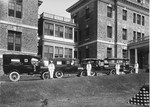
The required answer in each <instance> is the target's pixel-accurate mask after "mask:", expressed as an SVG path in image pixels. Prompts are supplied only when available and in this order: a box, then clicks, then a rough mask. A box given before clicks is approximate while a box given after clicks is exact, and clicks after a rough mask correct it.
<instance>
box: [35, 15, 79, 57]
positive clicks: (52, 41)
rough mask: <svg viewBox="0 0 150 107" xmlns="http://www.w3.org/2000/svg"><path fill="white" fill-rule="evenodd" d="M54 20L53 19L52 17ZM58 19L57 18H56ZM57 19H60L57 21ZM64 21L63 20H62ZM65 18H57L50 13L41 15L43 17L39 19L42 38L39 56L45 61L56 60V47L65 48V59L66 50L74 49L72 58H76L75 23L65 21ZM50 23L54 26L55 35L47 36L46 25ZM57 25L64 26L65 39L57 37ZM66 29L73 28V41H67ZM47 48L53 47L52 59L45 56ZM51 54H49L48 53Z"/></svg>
mask: <svg viewBox="0 0 150 107" xmlns="http://www.w3.org/2000/svg"><path fill="white" fill-rule="evenodd" d="M51 16H52V17H53V18H52V17H51ZM54 17H56V18H54ZM57 17H59V18H58V19H57ZM61 19H62V20H61ZM63 19H64V17H61V16H57V15H53V14H50V13H43V14H41V17H40V19H39V30H38V32H39V34H40V35H39V37H40V43H39V45H40V49H39V55H41V56H42V58H43V59H44V60H50V59H51V58H55V48H56V47H61V48H63V58H64V57H65V48H69V49H72V58H74V51H76V49H75V48H76V45H75V41H74V35H75V34H74V31H75V28H76V26H75V24H74V23H73V22H67V21H64V20H63ZM46 23H49V24H53V25H54V29H53V32H54V33H53V35H47V34H46V33H45V24H46ZM56 25H60V26H63V37H56V32H55V29H56ZM65 27H69V28H72V39H67V38H65ZM45 46H51V47H53V52H52V53H53V56H52V57H51V58H48V59H47V57H46V55H45V53H46V52H45V49H46V48H45ZM47 53H49V52H47Z"/></svg>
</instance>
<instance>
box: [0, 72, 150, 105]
mask: <svg viewBox="0 0 150 107" xmlns="http://www.w3.org/2000/svg"><path fill="white" fill-rule="evenodd" d="M0 79H1V81H3V82H2V83H1V87H0V90H1V91H0V92H1V93H0V96H1V99H0V107H42V105H41V104H42V103H43V102H44V101H45V102H46V103H47V104H46V105H47V106H44V107H137V105H131V104H128V103H127V102H128V100H129V99H131V98H132V97H133V96H134V95H135V94H137V93H138V92H139V89H140V88H141V87H142V86H143V85H144V84H145V83H148V82H149V74H148V73H141V74H127V75H109V76H107V75H106V76H97V77H74V78H62V79H53V80H46V81H44V80H40V78H37V77H32V76H30V77H22V78H21V80H20V81H18V82H9V80H8V79H7V78H6V77H5V76H4V77H1V78H0ZM4 81H5V82H4ZM138 107H142V106H138Z"/></svg>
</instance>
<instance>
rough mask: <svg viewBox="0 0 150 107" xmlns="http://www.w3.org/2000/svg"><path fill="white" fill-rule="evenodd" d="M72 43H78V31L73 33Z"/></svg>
mask: <svg viewBox="0 0 150 107" xmlns="http://www.w3.org/2000/svg"><path fill="white" fill-rule="evenodd" d="M74 42H78V31H76V30H75V31H74Z"/></svg>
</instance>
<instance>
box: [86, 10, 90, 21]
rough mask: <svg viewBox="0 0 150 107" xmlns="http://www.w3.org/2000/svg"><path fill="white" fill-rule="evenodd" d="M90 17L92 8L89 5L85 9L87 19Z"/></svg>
mask: <svg viewBox="0 0 150 107" xmlns="http://www.w3.org/2000/svg"><path fill="white" fill-rule="evenodd" d="M89 18H90V8H89V7H87V8H86V9H85V19H89Z"/></svg>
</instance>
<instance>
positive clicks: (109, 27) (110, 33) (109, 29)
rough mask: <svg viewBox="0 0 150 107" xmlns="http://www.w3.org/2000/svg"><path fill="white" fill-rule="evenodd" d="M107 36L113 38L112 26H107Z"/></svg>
mask: <svg viewBox="0 0 150 107" xmlns="http://www.w3.org/2000/svg"><path fill="white" fill-rule="evenodd" d="M107 37H108V38H112V26H107Z"/></svg>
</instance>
